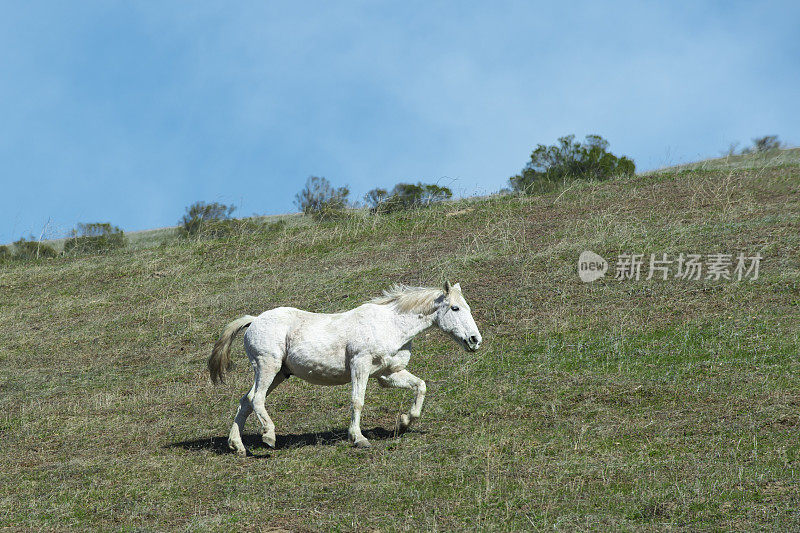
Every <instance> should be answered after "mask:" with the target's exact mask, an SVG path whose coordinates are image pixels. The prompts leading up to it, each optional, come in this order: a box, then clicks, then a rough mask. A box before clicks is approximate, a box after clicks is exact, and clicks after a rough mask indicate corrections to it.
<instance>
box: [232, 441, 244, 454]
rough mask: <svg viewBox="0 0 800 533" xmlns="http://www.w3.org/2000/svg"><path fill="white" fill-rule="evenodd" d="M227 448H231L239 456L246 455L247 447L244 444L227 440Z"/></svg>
mask: <svg viewBox="0 0 800 533" xmlns="http://www.w3.org/2000/svg"><path fill="white" fill-rule="evenodd" d="M228 448H230V449H231V451H232V452H234V453H235V454H236V455H238V456H239V457H247V448H245V447H244V445H237V444H235V443H233V442H230V441H228Z"/></svg>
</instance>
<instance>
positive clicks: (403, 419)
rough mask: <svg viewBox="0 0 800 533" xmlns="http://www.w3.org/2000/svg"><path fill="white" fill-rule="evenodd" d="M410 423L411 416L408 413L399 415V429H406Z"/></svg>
mask: <svg viewBox="0 0 800 533" xmlns="http://www.w3.org/2000/svg"><path fill="white" fill-rule="evenodd" d="M410 425H411V417H409V416H408V415H405V414H403V415H400V429H401V430H406V429H408V427H409V426H410Z"/></svg>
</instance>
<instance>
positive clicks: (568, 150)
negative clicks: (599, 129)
mask: <svg viewBox="0 0 800 533" xmlns="http://www.w3.org/2000/svg"><path fill="white" fill-rule="evenodd" d="M608 146H609V144H608V141H606V140H605V139H603V138H602V137H601V136H599V135H587V136H586V142H585V143H583V144H581V143H579V142H576V141H575V136H574V135H567V136H566V137H561V138H559V139H558V144H555V145H552V146H545V145H543V144H540V145H538V146H537V147H536V149H535V150H534V151H533V153H532V154H531V159H530V161H529V162H528V163H527V164H526V165H525V168H523V169H522V172H520V173H519V174H517V175H516V176H512V177H511V178H509V184H510V185H511V188H512V189H513V190H515V191H517V192H526V193H530V192H535V191H537V190H546V189H547V188H548V186H552V184H554V183H560V182H564V181H570V180H574V179H587V180H588V179H596V180H604V179H608V178H610V177H611V176H618V175H631V174H633V173H634V172H635V171H636V166H635V165H634V163H633V161H632V160H631V159H629V158H627V157H625V156H622V157H617V156H615V155H614V154H612V153H611V152H609V151H608Z"/></svg>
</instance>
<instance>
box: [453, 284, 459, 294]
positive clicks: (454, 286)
mask: <svg viewBox="0 0 800 533" xmlns="http://www.w3.org/2000/svg"><path fill="white" fill-rule="evenodd" d="M453 288H454V289H455V290H457V291H459V292H460V291H461V284H460V283H456V284H455V285H453Z"/></svg>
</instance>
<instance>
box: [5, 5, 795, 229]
mask: <svg viewBox="0 0 800 533" xmlns="http://www.w3.org/2000/svg"><path fill="white" fill-rule="evenodd" d="M0 6H1V7H0V10H1V11H0V13H1V14H2V16H0V242H8V241H11V240H14V239H17V238H19V237H20V236H23V235H25V236H28V235H29V234H34V235H35V236H38V235H39V234H40V233H41V232H42V230H43V228H44V227H45V225H47V232H46V233H47V235H48V236H51V237H55V236H58V235H59V234H60V233H64V232H66V231H68V230H69V229H70V228H72V227H74V226H75V224H76V223H78V222H106V221H107V222H111V223H113V224H116V225H118V226H120V227H122V228H123V229H125V230H127V231H133V230H140V229H147V228H154V227H162V226H168V225H174V224H176V223H177V221H178V219H179V218H180V216H181V215H182V213H183V211H184V208H185V207H186V206H187V205H189V204H191V203H192V202H194V201H196V200H205V201H220V202H223V203H230V204H235V205H236V206H237V208H238V209H237V211H236V214H237V215H238V216H247V215H251V214H254V213H258V214H270V213H285V212H290V211H294V210H295V208H294V206H293V198H294V194H295V193H296V192H297V191H298V190H299V189H300V188H301V187H302V185H303V183H304V182H305V180H306V178H307V177H308V176H309V175H312V174H313V175H320V176H325V177H327V178H328V179H329V180H330V181H331V182H332V183H333V184H334V185H344V184H347V185H349V186H350V187H351V189H352V191H353V193H354V195H355V196H356V197H360V196H361V195H363V193H364V192H366V191H367V190H369V189H371V188H373V187H375V186H383V187H387V188H388V187H391V186H392V185H394V184H395V183H396V182H398V181H417V180H422V181H428V182H438V183H440V184H445V185H448V186H450V187H452V188H453V189H454V191H456V192H457V193H458V194H460V195H470V194H485V193H489V192H494V191H496V190H498V189H500V188H501V187H503V186H504V185H505V184H506V181H507V178H508V177H509V176H510V175H512V174H514V173H516V172H517V171H519V169H520V168H522V166H523V165H524V164H525V162H526V161H527V160H528V158H529V155H530V152H531V150H532V149H533V148H534V147H535V146H536V144H538V143H543V144H551V143H553V142H555V140H556V139H557V138H558V137H559V136H562V135H565V134H568V133H575V134H577V135H578V136H579V137H583V136H584V135H586V134H588V133H598V134H600V135H602V136H604V137H605V138H606V139H608V140H609V141H610V143H611V150H612V151H613V152H615V153H617V154H625V155H628V156H631V157H633V159H634V160H635V162H636V164H637V167H638V168H639V169H650V168H655V167H660V166H664V165H668V164H673V163H680V162H687V161H692V160H696V159H699V158H705V157H712V156H716V155H718V154H719V152H720V151H721V150H723V149H725V148H726V147H727V146H728V144H729V143H731V142H733V141H742V142H749V140H750V139H751V138H752V137H754V136H757V135H766V134H777V135H780V137H781V139H783V140H784V141H787V142H789V143H791V144H793V145H796V144H800V30H798V28H800V3H798V2H661V3H653V2H630V3H628V2H615V3H610V2H580V1H577V2H570V3H568V5H566V3H563V2H547V3H536V2H501V1H496V2H482V3H477V2H463V1H462V2H436V1H430V0H429V1H426V2H416V1H406V2H402V3H400V2H391V3H390V2H377V1H376V2H349V3H345V2H319V3H314V2H291V3H289V2H286V3H275V2H233V3H231V2H224V3H223V2H219V3H208V2H200V1H192V2H136V3H132V2H112V1H109V0H104V1H100V2H92V1H88V0H82V1H80V2H56V1H51V2H36V1H26V2H3V3H2V4H1V5H0Z"/></svg>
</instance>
